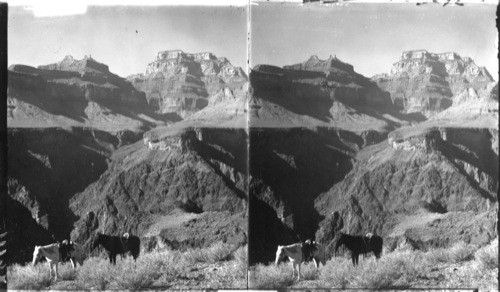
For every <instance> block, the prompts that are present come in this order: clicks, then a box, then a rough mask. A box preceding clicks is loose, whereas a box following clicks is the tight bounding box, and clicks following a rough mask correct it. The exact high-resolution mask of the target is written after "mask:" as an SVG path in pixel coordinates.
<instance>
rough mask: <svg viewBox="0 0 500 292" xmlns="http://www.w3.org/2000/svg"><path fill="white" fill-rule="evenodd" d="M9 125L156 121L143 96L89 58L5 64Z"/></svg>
mask: <svg viewBox="0 0 500 292" xmlns="http://www.w3.org/2000/svg"><path fill="white" fill-rule="evenodd" d="M8 72H9V84H8V100H7V104H8V112H7V118H8V125H9V127H35V128H39V127H61V126H66V127H69V126H86V127H93V128H99V129H101V130H105V131H111V132H113V131H114V132H117V131H121V130H133V131H135V132H138V131H144V130H145V129H148V128H151V127H152V126H154V125H156V124H158V123H162V121H160V120H165V118H164V117H159V116H157V115H156V114H154V112H153V111H152V110H151V109H150V108H149V106H148V104H147V101H146V98H145V95H144V93H142V92H139V91H137V90H135V89H134V87H133V86H132V85H131V84H130V83H129V82H127V81H126V80H125V79H123V78H121V77H119V76H117V75H115V74H113V73H111V72H110V71H109V69H108V66H107V65H104V64H101V63H99V62H97V61H95V60H94V59H92V58H91V57H87V56H86V57H85V58H84V59H82V60H76V59H74V58H73V57H71V56H67V57H65V58H64V59H63V60H62V61H60V62H58V63H55V64H50V65H46V66H39V68H34V67H30V66H26V65H12V66H11V67H10V68H9V71H8Z"/></svg>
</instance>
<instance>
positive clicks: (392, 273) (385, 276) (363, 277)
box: [349, 259, 398, 289]
mask: <svg viewBox="0 0 500 292" xmlns="http://www.w3.org/2000/svg"><path fill="white" fill-rule="evenodd" d="M397 274H398V271H397V270H396V269H395V268H393V267H391V266H389V265H381V264H380V263H378V262H376V261H375V260H374V259H370V260H368V261H363V263H362V264H360V265H359V267H358V268H357V269H356V273H355V274H354V275H353V277H352V279H351V283H350V285H349V286H350V287H355V288H375V289H379V288H388V287H391V286H392V284H393V283H394V281H395V280H396V278H397Z"/></svg>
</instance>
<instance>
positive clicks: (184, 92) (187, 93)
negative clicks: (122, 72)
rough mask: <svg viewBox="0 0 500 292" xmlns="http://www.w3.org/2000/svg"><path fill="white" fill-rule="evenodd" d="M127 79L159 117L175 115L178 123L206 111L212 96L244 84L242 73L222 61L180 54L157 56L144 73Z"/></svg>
mask: <svg viewBox="0 0 500 292" xmlns="http://www.w3.org/2000/svg"><path fill="white" fill-rule="evenodd" d="M127 79H128V80H129V81H130V82H131V83H132V84H133V85H134V87H135V88H137V89H138V90H140V91H142V92H145V94H146V98H147V100H148V103H149V104H150V106H152V107H153V108H154V109H155V110H156V111H157V112H158V113H161V114H168V113H170V114H174V115H178V116H179V119H180V118H181V117H182V118H185V117H187V116H189V115H191V114H193V113H194V112H197V111H198V110H200V109H203V108H205V107H206V106H207V105H208V103H209V98H210V97H211V96H213V95H216V94H219V92H221V91H224V90H225V89H230V90H232V89H236V88H239V87H241V85H243V84H244V83H245V82H246V81H247V77H246V74H245V72H243V70H242V69H241V68H239V67H234V66H233V65H231V63H230V62H229V60H228V59H226V58H224V57H219V58H217V57H216V56H215V55H214V54H212V53H208V52H206V53H198V54H189V53H185V52H183V51H180V50H176V51H162V52H159V53H158V54H157V56H156V58H155V60H154V61H153V62H151V63H150V64H149V65H148V66H147V68H146V71H145V73H142V74H137V75H132V76H129V77H128V78H127Z"/></svg>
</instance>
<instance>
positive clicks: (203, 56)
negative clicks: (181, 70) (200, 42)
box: [156, 50, 227, 61]
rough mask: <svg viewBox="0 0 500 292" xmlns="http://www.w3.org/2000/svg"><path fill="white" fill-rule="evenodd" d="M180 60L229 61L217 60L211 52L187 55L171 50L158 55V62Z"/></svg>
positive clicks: (180, 51)
mask: <svg viewBox="0 0 500 292" xmlns="http://www.w3.org/2000/svg"><path fill="white" fill-rule="evenodd" d="M179 58H186V59H193V60H196V61H201V60H219V61H220V59H224V60H225V61H227V59H226V58H219V59H217V57H216V56H215V55H214V54H212V53H210V52H203V53H195V54H190V53H185V52H184V51H182V50H169V51H161V52H159V53H158V54H157V55H156V61H160V60H169V59H179Z"/></svg>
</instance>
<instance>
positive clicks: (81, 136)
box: [7, 127, 134, 262]
mask: <svg viewBox="0 0 500 292" xmlns="http://www.w3.org/2000/svg"><path fill="white" fill-rule="evenodd" d="M7 140H8V161H7V163H8V181H7V186H8V189H7V190H8V197H9V198H10V201H9V208H8V214H7V215H8V218H9V219H11V220H12V222H13V224H9V237H10V240H12V242H13V245H12V246H13V247H14V246H15V247H16V248H15V249H12V253H9V255H11V256H12V260H13V261H15V262H24V261H29V260H31V257H32V252H33V250H32V248H33V246H34V245H35V244H39V245H40V244H49V243H51V242H53V241H54V240H62V239H63V238H67V237H68V236H69V233H70V231H71V229H72V222H73V220H74V219H75V218H74V215H73V213H72V212H71V211H70V209H69V207H68V202H69V199H70V198H71V196H72V195H73V194H75V193H77V192H81V191H83V190H84V189H85V188H86V187H87V185H88V184H90V183H91V182H93V181H95V180H96V179H98V178H99V176H100V175H101V174H102V173H103V172H104V171H105V170H106V168H107V161H106V160H107V157H109V155H110V154H111V151H113V149H115V148H116V147H118V146H119V145H120V144H122V143H123V144H126V143H130V140H126V139H123V140H119V139H118V138H117V137H116V136H114V135H112V134H110V133H108V132H104V131H100V130H96V129H90V128H88V129H85V128H80V127H75V128H70V129H63V128H47V127H46V128H9V129H8V132H7ZM131 140H132V141H133V140H134V137H131ZM26 230H30V232H29V233H26Z"/></svg>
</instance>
